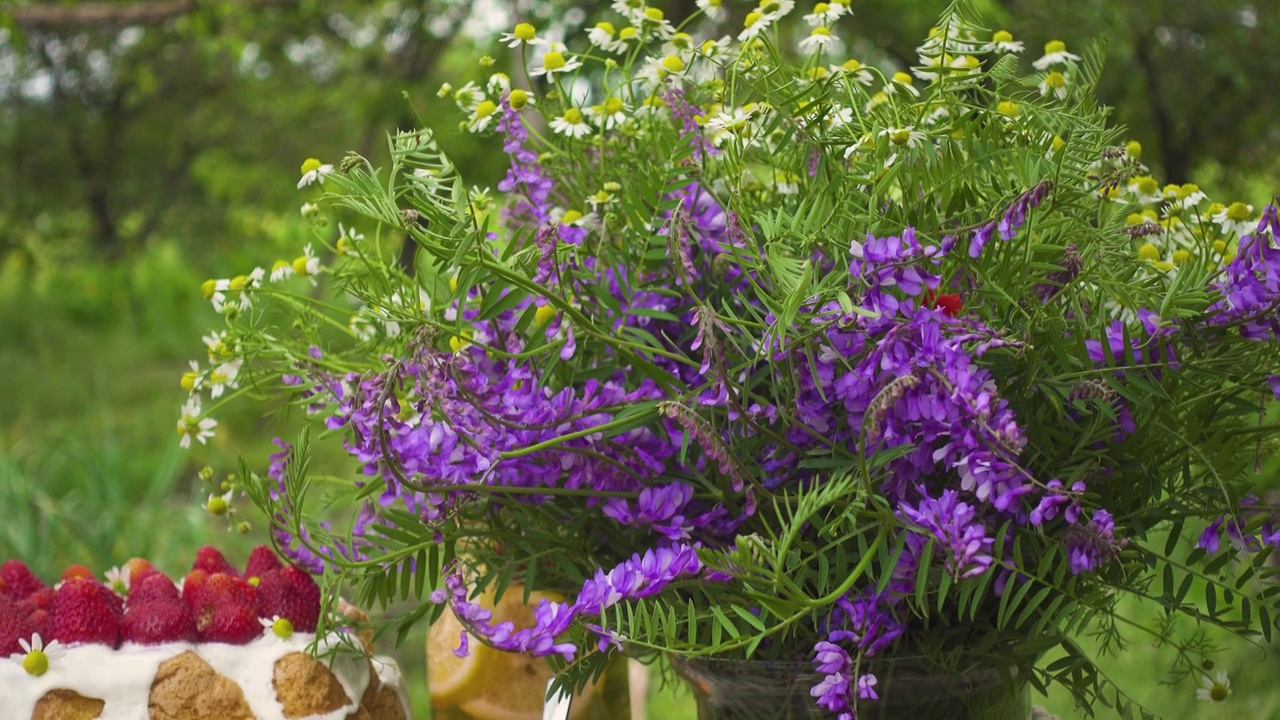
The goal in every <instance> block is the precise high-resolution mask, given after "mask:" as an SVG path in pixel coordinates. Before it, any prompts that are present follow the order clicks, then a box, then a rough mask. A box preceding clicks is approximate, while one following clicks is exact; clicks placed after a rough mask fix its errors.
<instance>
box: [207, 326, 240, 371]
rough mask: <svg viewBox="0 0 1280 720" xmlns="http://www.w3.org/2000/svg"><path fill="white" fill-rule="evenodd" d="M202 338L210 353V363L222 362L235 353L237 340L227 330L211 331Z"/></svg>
mask: <svg viewBox="0 0 1280 720" xmlns="http://www.w3.org/2000/svg"><path fill="white" fill-rule="evenodd" d="M200 340H201V342H203V343H204V346H205V349H206V350H207V351H208V353H209V362H210V363H220V362H222V361H223V360H226V359H228V358H230V357H231V356H232V355H234V354H235V342H234V341H233V340H232V338H231V336H230V335H228V334H227V331H226V330H218V331H216V332H211V333H209V334H208V335H205V336H203V337H201V338H200Z"/></svg>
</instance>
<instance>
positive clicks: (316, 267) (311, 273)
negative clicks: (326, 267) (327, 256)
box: [293, 243, 321, 285]
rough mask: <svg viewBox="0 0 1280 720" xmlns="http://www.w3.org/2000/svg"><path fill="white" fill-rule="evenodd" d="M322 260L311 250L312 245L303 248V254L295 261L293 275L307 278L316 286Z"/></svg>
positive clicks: (308, 244)
mask: <svg viewBox="0 0 1280 720" xmlns="http://www.w3.org/2000/svg"><path fill="white" fill-rule="evenodd" d="M320 270H321V268H320V258H318V257H316V254H315V252H314V251H313V250H312V249H311V243H307V246H306V247H305V248H303V250H302V254H301V255H299V256H298V257H296V258H294V259H293V274H294V275H298V276H300V277H304V278H307V279H308V280H310V281H311V284H312V285H315V284H316V278H315V276H316V275H317V274H318V273H319V272H320Z"/></svg>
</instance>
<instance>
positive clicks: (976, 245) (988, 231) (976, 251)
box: [969, 222, 996, 258]
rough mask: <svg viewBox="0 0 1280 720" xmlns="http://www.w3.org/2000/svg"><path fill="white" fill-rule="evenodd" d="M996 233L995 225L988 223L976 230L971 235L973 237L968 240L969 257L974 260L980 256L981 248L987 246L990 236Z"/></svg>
mask: <svg viewBox="0 0 1280 720" xmlns="http://www.w3.org/2000/svg"><path fill="white" fill-rule="evenodd" d="M995 231H996V224H995V223H993V222H989V223H987V224H986V225H983V226H982V227H980V228H978V230H977V231H976V232H974V233H973V237H972V238H971V239H970V240H969V257H971V258H976V257H978V256H979V255H981V254H982V248H984V247H986V246H987V242H988V241H989V240H991V235H992V234H993V233H995Z"/></svg>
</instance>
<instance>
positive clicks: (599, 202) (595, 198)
mask: <svg viewBox="0 0 1280 720" xmlns="http://www.w3.org/2000/svg"><path fill="white" fill-rule="evenodd" d="M606 184H608V183H606ZM613 200H614V195H613V193H611V192H609V191H608V190H607V189H605V190H600V191H598V192H596V194H595V195H592V196H591V197H589V198H587V204H588V205H590V206H591V211H592V212H599V211H600V208H601V207H603V206H605V205H608V204H609V203H611V202H613Z"/></svg>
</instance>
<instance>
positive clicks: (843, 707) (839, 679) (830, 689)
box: [809, 640, 880, 720]
mask: <svg viewBox="0 0 1280 720" xmlns="http://www.w3.org/2000/svg"><path fill="white" fill-rule="evenodd" d="M813 652H814V657H813V662H814V664H815V665H816V666H817V671H818V673H820V674H821V675H822V676H823V678H822V681H821V682H819V683H818V684H817V685H814V686H813V688H812V689H811V690H810V691H809V694H810V695H812V696H813V697H814V698H816V699H817V700H816V703H817V705H818V707H820V708H822V709H823V710H827V711H829V712H833V713H835V714H836V717H837V718H838V720H853V718H854V717H856V712H855V710H854V706H853V702H854V701H853V697H854V693H857V696H858V697H859V698H862V699H863V700H878V699H879V698H880V696H879V695H877V694H876V691H875V686H876V682H877V680H876V676H875V675H873V674H871V673H863V674H858V673H857V672H856V671H855V670H854V667H853V659H852V658H850V657H849V653H847V652H845V650H844V648H842V647H840V646H839V645H836V644H835V643H831V642H827V641H825V640H824V641H822V642H819V643H818V644H817V645H814V646H813Z"/></svg>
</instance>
